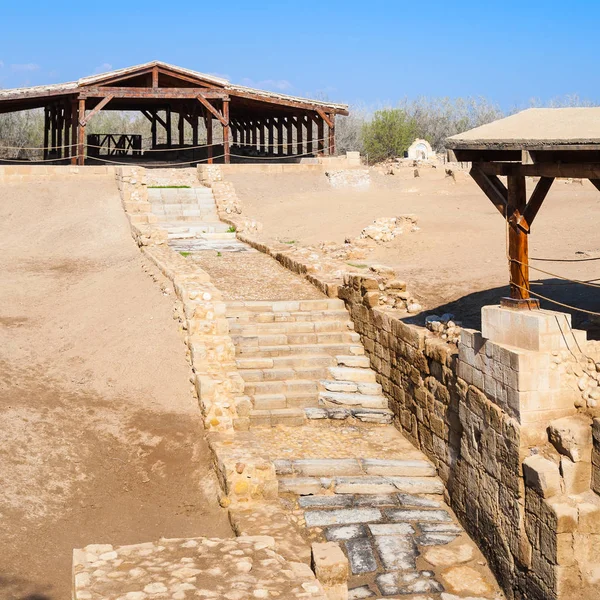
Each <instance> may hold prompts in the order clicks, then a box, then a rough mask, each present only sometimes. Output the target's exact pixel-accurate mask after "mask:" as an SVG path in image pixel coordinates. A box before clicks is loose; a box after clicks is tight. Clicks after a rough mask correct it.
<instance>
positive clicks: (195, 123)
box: [192, 106, 199, 152]
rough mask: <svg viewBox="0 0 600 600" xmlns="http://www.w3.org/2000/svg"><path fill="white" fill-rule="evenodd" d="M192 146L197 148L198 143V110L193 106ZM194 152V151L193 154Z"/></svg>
mask: <svg viewBox="0 0 600 600" xmlns="http://www.w3.org/2000/svg"><path fill="white" fill-rule="evenodd" d="M192 146H199V143H198V108H197V107H196V106H194V108H193V110H192ZM195 151H196V150H194V152H195Z"/></svg>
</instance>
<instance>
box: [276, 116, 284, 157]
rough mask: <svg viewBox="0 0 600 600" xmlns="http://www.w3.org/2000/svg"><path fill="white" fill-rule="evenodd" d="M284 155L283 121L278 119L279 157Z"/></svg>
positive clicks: (280, 118)
mask: <svg viewBox="0 0 600 600" xmlns="http://www.w3.org/2000/svg"><path fill="white" fill-rule="evenodd" d="M282 155H283V119H282V117H277V156H282Z"/></svg>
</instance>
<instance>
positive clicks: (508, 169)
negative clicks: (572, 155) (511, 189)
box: [475, 162, 600, 179]
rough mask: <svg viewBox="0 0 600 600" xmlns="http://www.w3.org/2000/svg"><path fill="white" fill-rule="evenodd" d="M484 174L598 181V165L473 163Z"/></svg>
mask: <svg viewBox="0 0 600 600" xmlns="http://www.w3.org/2000/svg"><path fill="white" fill-rule="evenodd" d="M475 164H476V165H477V166H478V168H479V169H480V170H481V171H483V172H484V173H487V174H491V175H504V176H507V177H508V176H513V177H569V178H570V177H573V178H581V179H600V163H582V164H575V163H574V164H571V163H568V164H565V163H535V164H533V165H522V164H520V163H494V162H479V163H475Z"/></svg>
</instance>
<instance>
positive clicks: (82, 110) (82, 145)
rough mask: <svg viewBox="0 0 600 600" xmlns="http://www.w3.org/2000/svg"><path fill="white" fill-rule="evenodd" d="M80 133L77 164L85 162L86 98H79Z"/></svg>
mask: <svg viewBox="0 0 600 600" xmlns="http://www.w3.org/2000/svg"><path fill="white" fill-rule="evenodd" d="M77 117H78V120H79V134H78V140H77V164H78V165H81V166H83V165H84V164H85V121H84V119H85V98H79V112H78V116H77Z"/></svg>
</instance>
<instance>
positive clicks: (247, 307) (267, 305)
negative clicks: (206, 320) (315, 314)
mask: <svg viewBox="0 0 600 600" xmlns="http://www.w3.org/2000/svg"><path fill="white" fill-rule="evenodd" d="M227 308H228V309H230V310H232V311H233V310H238V311H243V312H258V313H262V312H269V311H271V312H298V311H313V310H317V311H319V310H333V309H337V310H342V309H344V310H345V305H344V301H343V300H339V299H337V298H323V299H322V300H250V301H244V300H233V301H230V302H227ZM347 314H348V313H347V312H346V315H347Z"/></svg>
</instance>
